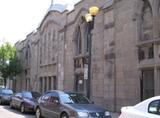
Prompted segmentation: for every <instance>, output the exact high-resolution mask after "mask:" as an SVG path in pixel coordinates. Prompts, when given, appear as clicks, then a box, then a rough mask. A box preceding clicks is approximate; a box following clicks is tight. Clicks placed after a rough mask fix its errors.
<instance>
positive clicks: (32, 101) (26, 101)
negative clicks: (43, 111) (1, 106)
mask: <svg viewBox="0 0 160 118" xmlns="http://www.w3.org/2000/svg"><path fill="white" fill-rule="evenodd" d="M40 96H41V94H40V93H38V92H33V91H23V92H21V93H16V94H15V95H14V96H12V97H11V102H10V107H11V108H18V109H20V111H21V112H22V113H25V112H27V111H30V112H35V108H36V106H37V100H38V98H39V97H40Z"/></svg>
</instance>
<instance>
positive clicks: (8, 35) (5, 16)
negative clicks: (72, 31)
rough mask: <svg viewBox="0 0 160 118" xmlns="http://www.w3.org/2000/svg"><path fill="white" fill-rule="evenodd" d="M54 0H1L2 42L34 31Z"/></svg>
mask: <svg viewBox="0 0 160 118" xmlns="http://www.w3.org/2000/svg"><path fill="white" fill-rule="evenodd" d="M78 1H79V0H53V3H54V4H62V5H66V4H71V5H72V4H75V3H77V2H78ZM51 2H52V0H0V44H3V43H4V42H10V43H11V44H12V45H14V44H15V43H16V42H17V41H21V40H24V39H25V37H26V36H27V35H28V34H29V33H31V32H32V31H34V30H35V29H36V28H37V27H38V25H39V24H40V22H41V21H42V19H43V17H44V16H45V14H46V13H47V10H48V8H49V7H50V5H51Z"/></svg>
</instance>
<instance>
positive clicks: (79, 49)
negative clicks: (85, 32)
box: [76, 26, 82, 55]
mask: <svg viewBox="0 0 160 118" xmlns="http://www.w3.org/2000/svg"><path fill="white" fill-rule="evenodd" d="M81 52H82V38H81V29H80V26H78V29H77V32H76V55H79V54H81Z"/></svg>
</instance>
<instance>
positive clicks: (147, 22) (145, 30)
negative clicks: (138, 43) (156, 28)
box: [141, 0, 153, 40]
mask: <svg viewBox="0 0 160 118" xmlns="http://www.w3.org/2000/svg"><path fill="white" fill-rule="evenodd" d="M141 19H142V23H141V28H142V37H141V40H150V39H152V35H153V31H152V30H153V20H152V8H151V5H150V3H149V1H148V0H143V8H142V16H141Z"/></svg>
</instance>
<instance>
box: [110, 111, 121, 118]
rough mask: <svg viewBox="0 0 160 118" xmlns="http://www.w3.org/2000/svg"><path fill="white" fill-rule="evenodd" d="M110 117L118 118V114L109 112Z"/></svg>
mask: <svg viewBox="0 0 160 118" xmlns="http://www.w3.org/2000/svg"><path fill="white" fill-rule="evenodd" d="M111 116H112V118H118V116H119V113H116V112H111Z"/></svg>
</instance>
